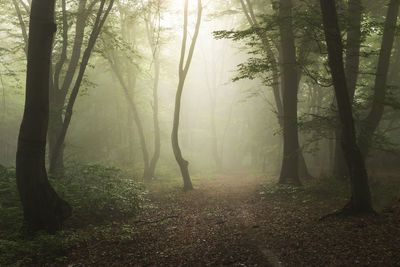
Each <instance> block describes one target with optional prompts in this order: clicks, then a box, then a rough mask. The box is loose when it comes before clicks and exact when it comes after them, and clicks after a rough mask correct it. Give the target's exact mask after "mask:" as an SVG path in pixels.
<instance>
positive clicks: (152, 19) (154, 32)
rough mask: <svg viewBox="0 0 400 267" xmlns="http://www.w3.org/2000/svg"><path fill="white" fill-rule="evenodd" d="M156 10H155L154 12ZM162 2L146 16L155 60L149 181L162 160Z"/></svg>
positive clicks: (152, 4) (147, 29) (147, 173)
mask: <svg viewBox="0 0 400 267" xmlns="http://www.w3.org/2000/svg"><path fill="white" fill-rule="evenodd" d="M152 9H154V10H152ZM160 9H161V1H160V0H155V1H153V2H150V3H149V10H148V12H146V14H145V19H144V20H145V23H146V33H147V38H148V41H149V44H150V49H151V55H152V59H153V65H154V66H153V71H154V77H153V105H152V107H153V127H154V152H153V156H152V157H151V160H150V164H149V168H148V170H147V172H146V173H145V175H144V178H145V179H147V180H149V179H151V178H152V177H154V172H155V170H156V166H157V162H158V159H159V158H160V150H161V141H160V124H159V120H158V115H159V114H158V84H159V80H160V49H161V40H160V32H161V13H160V12H161V10H160Z"/></svg>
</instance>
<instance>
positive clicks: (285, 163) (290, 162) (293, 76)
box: [279, 0, 301, 185]
mask: <svg viewBox="0 0 400 267" xmlns="http://www.w3.org/2000/svg"><path fill="white" fill-rule="evenodd" d="M279 32H280V49H281V53H280V55H281V64H282V80H281V84H282V102H283V159H282V167H281V173H280V177H279V183H284V184H285V183H291V184H296V185H300V184H301V183H300V179H299V168H298V166H299V154H298V153H299V151H300V148H299V139H298V129H297V91H298V83H297V64H296V48H295V42H294V35H293V29H292V1H291V0H281V1H280V6H279Z"/></svg>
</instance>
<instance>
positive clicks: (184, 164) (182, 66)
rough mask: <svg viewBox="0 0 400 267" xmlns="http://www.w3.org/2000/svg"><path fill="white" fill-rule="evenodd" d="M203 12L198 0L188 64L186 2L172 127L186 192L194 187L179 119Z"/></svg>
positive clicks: (175, 152)
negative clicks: (184, 154)
mask: <svg viewBox="0 0 400 267" xmlns="http://www.w3.org/2000/svg"><path fill="white" fill-rule="evenodd" d="M202 11H203V8H202V6H201V0H197V21H196V27H195V31H194V35H193V38H192V42H191V44H190V48H189V53H188V56H187V59H186V63H184V61H185V53H186V41H187V27H188V0H185V7H184V23H183V38H182V47H181V58H180V61H179V83H178V88H177V91H176V96H175V110H174V121H173V125H172V133H171V142H172V150H173V152H174V156H175V159H176V162H177V163H178V165H179V168H180V170H181V174H182V178H183V189H184V190H192V189H193V185H192V181H191V179H190V174H189V162H188V161H187V160H185V159H184V158H183V156H182V151H181V148H180V147H179V139H178V130H179V118H180V112H181V99H182V92H183V86H184V84H185V79H186V75H187V73H188V71H189V67H190V63H191V61H192V57H193V53H194V47H195V45H196V40H197V36H198V35H199V30H200V22H201V14H202Z"/></svg>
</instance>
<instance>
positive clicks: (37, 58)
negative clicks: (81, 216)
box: [16, 0, 72, 232]
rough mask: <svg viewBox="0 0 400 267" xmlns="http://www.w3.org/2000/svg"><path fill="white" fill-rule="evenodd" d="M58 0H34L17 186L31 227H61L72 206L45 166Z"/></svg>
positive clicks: (26, 224) (51, 230)
mask: <svg viewBox="0 0 400 267" xmlns="http://www.w3.org/2000/svg"><path fill="white" fill-rule="evenodd" d="M54 4H55V1H54V0H33V1H32V8H31V15H30V24H29V41H28V53H27V55H28V64H27V75H26V98H25V109H24V115H23V119H22V123H21V128H20V132H19V137H18V149H17V158H16V177H17V186H18V191H19V194H20V198H21V202H22V207H23V211H24V226H25V228H26V230H27V231H29V232H35V231H38V230H46V231H48V232H55V231H57V230H60V229H61V225H62V223H63V222H64V220H65V219H67V218H68V217H69V216H70V215H71V211H72V210H71V207H70V206H69V205H68V203H67V202H65V201H64V200H63V199H61V198H60V197H59V196H58V195H57V193H56V192H55V191H54V189H53V188H52V186H51V185H50V183H49V181H48V179H47V173H46V167H45V152H46V135H47V128H48V117H49V74H50V62H51V51H52V44H53V35H54V33H55V31H56V24H55V23H54Z"/></svg>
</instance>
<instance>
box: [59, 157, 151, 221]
mask: <svg viewBox="0 0 400 267" xmlns="http://www.w3.org/2000/svg"><path fill="white" fill-rule="evenodd" d="M52 183H53V185H54V188H55V189H56V191H57V192H58V194H59V195H60V196H61V197H62V198H64V199H65V200H66V201H67V202H68V203H69V204H70V205H71V206H72V209H73V219H78V220H80V221H83V222H88V223H92V224H95V223H97V222H101V221H103V220H110V219H113V218H115V217H119V216H126V215H134V214H136V213H137V212H138V211H139V209H140V208H141V204H142V203H143V200H144V198H145V195H146V191H145V190H144V187H143V186H142V184H141V183H139V182H137V181H135V179H134V178H132V177H130V176H129V175H126V174H123V173H122V171H121V170H119V169H117V168H114V167H104V166H101V165H76V166H74V167H73V168H72V167H70V168H68V169H67V171H66V175H65V178H63V179H60V180H52Z"/></svg>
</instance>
